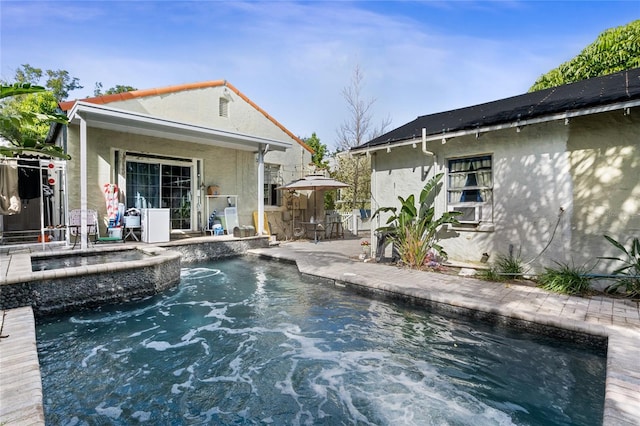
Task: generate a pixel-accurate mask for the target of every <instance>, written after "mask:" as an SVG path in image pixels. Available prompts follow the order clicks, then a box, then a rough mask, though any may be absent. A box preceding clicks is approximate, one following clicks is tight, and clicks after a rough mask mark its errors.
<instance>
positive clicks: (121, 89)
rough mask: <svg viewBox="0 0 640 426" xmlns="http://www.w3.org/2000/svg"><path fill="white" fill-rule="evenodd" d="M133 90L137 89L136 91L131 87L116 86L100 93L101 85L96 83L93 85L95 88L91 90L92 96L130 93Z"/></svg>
mask: <svg viewBox="0 0 640 426" xmlns="http://www.w3.org/2000/svg"><path fill="white" fill-rule="evenodd" d="M134 90H138V89H136V88H135V87H133V86H125V85H122V84H116V86H115V87H111V88H109V89H107V90H106V91H105V92H102V83H101V82H97V83H96V85H95V88H94V89H93V96H103V95H115V94H116V93H124V92H132V91H134Z"/></svg>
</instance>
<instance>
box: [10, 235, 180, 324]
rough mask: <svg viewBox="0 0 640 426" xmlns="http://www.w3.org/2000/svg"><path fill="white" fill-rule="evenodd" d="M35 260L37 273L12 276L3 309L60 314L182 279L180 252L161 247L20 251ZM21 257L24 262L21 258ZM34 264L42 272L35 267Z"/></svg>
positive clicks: (133, 297)
mask: <svg viewBox="0 0 640 426" xmlns="http://www.w3.org/2000/svg"><path fill="white" fill-rule="evenodd" d="M16 256H24V257H27V259H22V261H27V262H31V269H32V272H31V274H25V275H20V276H11V277H8V278H7V279H6V280H5V281H4V282H2V283H0V284H1V285H2V292H0V309H11V308H17V307H21V306H32V307H33V309H34V312H35V313H36V315H46V314H54V313H59V312H65V311H70V310H76V309H79V308H90V307H93V306H97V305H103V304H108V303H119V302H126V301H130V300H136V299H140V298H143V297H147V296H151V295H154V294H157V293H160V292H162V291H164V290H166V289H168V288H170V287H173V286H175V285H177V284H178V283H179V282H180V253H177V252H173V251H169V250H166V249H164V248H161V247H152V246H149V247H122V246H119V247H102V248H100V249H90V250H84V251H69V250H62V251H57V252H45V253H32V254H28V253H26V254H21V255H14V257H16ZM18 261H19V260H18ZM33 264H36V265H39V266H36V269H37V270H33V269H34V266H33Z"/></svg>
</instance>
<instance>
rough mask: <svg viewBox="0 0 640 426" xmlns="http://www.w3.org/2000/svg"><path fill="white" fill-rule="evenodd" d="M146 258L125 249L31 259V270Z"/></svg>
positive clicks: (140, 253) (134, 251)
mask: <svg viewBox="0 0 640 426" xmlns="http://www.w3.org/2000/svg"><path fill="white" fill-rule="evenodd" d="M145 257H148V255H147V254H145V253H143V252H141V251H140V250H134V249H127V250H122V251H108V252H100V253H78V254H75V253H74V254H67V255H64V256H49V257H38V258H33V257H32V258H31V270H32V271H33V272H37V271H48V270H52V269H64V268H74V267H77V266H86V265H100V264H103V263H110V262H128V261H132V260H142V259H144V258H145Z"/></svg>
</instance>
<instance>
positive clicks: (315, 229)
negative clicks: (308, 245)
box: [300, 222, 324, 244]
mask: <svg viewBox="0 0 640 426" xmlns="http://www.w3.org/2000/svg"><path fill="white" fill-rule="evenodd" d="M300 224H301V225H303V226H304V228H305V230H306V229H307V227H313V242H314V243H316V244H317V243H318V227H322V228H323V229H324V224H323V223H322V222H300Z"/></svg>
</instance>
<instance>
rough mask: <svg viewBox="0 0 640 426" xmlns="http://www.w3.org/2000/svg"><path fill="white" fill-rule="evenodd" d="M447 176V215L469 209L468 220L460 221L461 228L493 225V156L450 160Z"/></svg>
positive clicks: (448, 161) (448, 160) (481, 155)
mask: <svg viewBox="0 0 640 426" xmlns="http://www.w3.org/2000/svg"><path fill="white" fill-rule="evenodd" d="M446 175H447V180H446V182H447V198H446V204H447V211H462V210H463V209H467V210H466V212H465V216H466V217H465V218H464V219H465V220H462V219H460V218H458V220H459V221H460V223H461V225H460V226H463V227H468V226H473V227H477V226H479V225H480V224H482V223H492V222H493V192H494V191H493V175H494V161H493V155H492V154H478V155H473V156H464V157H452V158H448V159H447V174H446ZM458 198H459V199H458ZM467 198H468V199H467ZM471 209H473V210H471ZM469 214H472V215H473V217H472V218H471V217H469V216H468V215H469Z"/></svg>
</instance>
